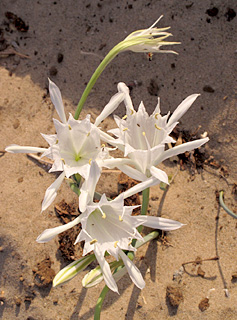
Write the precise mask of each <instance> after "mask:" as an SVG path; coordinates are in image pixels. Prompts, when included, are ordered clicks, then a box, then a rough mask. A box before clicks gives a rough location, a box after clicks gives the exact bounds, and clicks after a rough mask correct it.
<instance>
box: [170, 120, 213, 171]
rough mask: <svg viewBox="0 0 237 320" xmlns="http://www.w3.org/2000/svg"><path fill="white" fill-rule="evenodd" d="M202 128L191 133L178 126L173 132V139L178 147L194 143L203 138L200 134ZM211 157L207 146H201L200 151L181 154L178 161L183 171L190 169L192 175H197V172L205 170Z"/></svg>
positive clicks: (195, 150)
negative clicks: (206, 163) (190, 142)
mask: <svg viewBox="0 0 237 320" xmlns="http://www.w3.org/2000/svg"><path fill="white" fill-rule="evenodd" d="M199 129H200V127H198V128H197V129H196V130H195V132H190V131H188V130H182V129H181V128H180V127H179V126H177V127H176V128H175V129H174V130H173V131H172V134H171V135H172V137H173V138H174V139H175V140H176V141H177V142H176V145H180V144H182V143H186V142H189V141H194V140H196V139H200V138H201V134H200V133H199ZM209 157H210V155H209V153H208V151H207V148H206V146H205V145H204V146H201V147H200V148H198V149H194V150H192V151H187V152H185V153H182V154H179V155H178V156H177V159H178V161H179V164H180V168H181V170H185V169H186V168H189V170H190V172H191V174H192V175H195V172H196V171H198V172H199V171H200V170H201V169H203V166H204V164H205V161H206V160H207V159H208V158H209Z"/></svg>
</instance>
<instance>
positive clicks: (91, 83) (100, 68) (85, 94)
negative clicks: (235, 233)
mask: <svg viewBox="0 0 237 320" xmlns="http://www.w3.org/2000/svg"><path fill="white" fill-rule="evenodd" d="M120 50H121V46H120V43H119V44H117V45H116V46H115V47H114V48H113V49H112V50H110V51H109V53H108V54H107V55H106V56H105V58H104V60H103V61H102V62H101V63H100V65H99V66H98V67H97V69H96V70H95V72H94V73H93V75H92V77H91V78H90V81H89V82H88V84H87V86H86V88H85V90H84V92H83V94H82V96H81V99H80V101H79V103H78V105H77V109H76V112H75V116H74V118H75V119H76V120H77V119H78V118H79V115H80V113H81V110H82V107H83V105H84V103H85V101H86V99H87V97H88V95H89V93H90V91H91V89H92V88H93V86H94V84H95V82H96V80H97V79H98V78H99V76H100V75H101V73H102V72H103V71H104V69H105V68H106V66H107V65H108V64H109V63H110V62H111V61H112V60H113V59H114V58H115V56H116V55H117V54H118V53H119V51H120Z"/></svg>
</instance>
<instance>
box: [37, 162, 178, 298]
mask: <svg viewBox="0 0 237 320" xmlns="http://www.w3.org/2000/svg"><path fill="white" fill-rule="evenodd" d="M99 175H100V172H99V169H98V165H97V164H96V162H95V161H92V163H91V169H90V173H89V178H88V181H89V180H90V181H91V188H92V190H95V185H96V183H97V181H98V179H99ZM90 176H91V177H90ZM92 176H93V179H92ZM155 180H156V179H154V178H153V177H151V178H150V179H149V183H148V182H147V181H146V182H142V183H140V184H138V185H136V186H134V187H133V188H131V189H130V190H128V191H126V192H124V193H123V194H120V195H119V196H118V197H117V198H115V199H114V200H112V201H108V200H107V198H106V196H105V194H103V195H102V197H101V199H100V201H99V202H96V203H95V202H93V196H92V193H93V192H92V193H91V195H89V194H88V192H87V193H86V203H87V206H86V209H85V211H84V212H83V213H82V214H81V215H80V216H78V217H77V218H76V219H75V220H73V221H71V222H69V223H68V224H66V225H64V226H60V227H56V228H52V229H47V230H45V231H44V232H43V233H42V234H41V235H40V236H39V237H38V238H37V242H40V243H45V242H47V241H49V240H51V239H52V238H53V237H54V236H56V235H57V234H59V233H61V232H63V231H65V230H68V229H69V228H71V227H72V226H74V225H76V224H78V223H79V222H80V223H81V225H82V230H81V232H80V234H79V235H78V237H77V239H76V241H75V244H76V243H78V242H80V241H83V240H84V241H85V245H84V250H83V256H85V255H86V254H88V253H89V252H91V251H94V254H95V256H96V259H97V261H98V262H99V265H100V267H101V270H102V272H103V277H104V280H105V283H106V284H107V286H108V287H109V288H110V289H111V290H113V291H115V292H118V287H117V284H116V281H115V280H114V278H113V275H112V273H111V270H110V267H109V264H108V262H107V261H106V259H105V257H104V255H105V252H106V251H107V252H108V253H109V254H110V255H112V256H114V257H115V258H116V259H117V260H119V259H120V258H121V259H122V260H123V263H124V265H125V267H126V268H127V271H128V273H129V276H130V278H131V279H132V281H133V282H134V283H135V285H136V286H137V287H138V288H140V289H142V288H143V287H144V286H145V282H144V280H143V277H142V275H141V273H140V271H139V270H138V268H137V267H136V266H135V265H134V263H133V262H132V261H131V260H130V259H129V258H128V257H127V255H126V254H125V253H124V252H123V250H128V251H135V250H136V249H135V248H134V247H133V246H132V245H131V244H132V239H138V240H142V236H141V235H140V233H139V232H138V231H137V229H136V228H137V227H138V226H140V225H143V226H147V227H151V228H155V229H161V230H166V231H168V230H175V229H178V228H180V227H181V226H182V225H183V224H182V223H180V222H177V221H174V220H169V219H165V218H159V217H151V216H145V215H142V216H141V215H140V216H132V215H131V214H132V211H133V209H134V208H137V207H138V206H124V199H125V198H126V197H129V196H131V195H132V194H135V193H137V192H139V191H141V190H144V189H145V188H147V187H149V186H151V185H154V183H155ZM83 199H84V196H82V198H81V199H80V197H79V203H80V200H82V201H84V200H83Z"/></svg>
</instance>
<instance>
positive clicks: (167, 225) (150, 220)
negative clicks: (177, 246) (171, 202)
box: [131, 215, 184, 231]
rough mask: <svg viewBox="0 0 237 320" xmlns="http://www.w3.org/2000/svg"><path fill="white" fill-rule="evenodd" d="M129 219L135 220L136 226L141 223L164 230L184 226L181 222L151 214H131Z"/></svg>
mask: <svg viewBox="0 0 237 320" xmlns="http://www.w3.org/2000/svg"><path fill="white" fill-rule="evenodd" d="M131 219H133V220H136V227H138V226H140V225H143V226H145V227H149V228H153V229H160V230H164V231H171V230H176V229H179V228H181V227H182V226H184V224H182V223H181V222H178V221H175V220H171V219H165V218H161V217H152V216H146V215H144V216H141V215H140V216H131Z"/></svg>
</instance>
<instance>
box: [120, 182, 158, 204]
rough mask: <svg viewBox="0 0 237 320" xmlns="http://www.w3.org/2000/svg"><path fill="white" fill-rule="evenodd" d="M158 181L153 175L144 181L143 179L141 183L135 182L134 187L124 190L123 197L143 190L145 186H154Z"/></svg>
mask: <svg viewBox="0 0 237 320" xmlns="http://www.w3.org/2000/svg"><path fill="white" fill-rule="evenodd" d="M158 183H160V181H159V180H157V179H156V178H155V177H151V178H148V179H147V180H146V181H143V182H141V183H138V184H136V185H135V186H134V187H132V188H130V189H128V190H126V191H125V192H124V199H126V198H128V197H131V196H132V195H134V194H135V193H137V192H141V191H143V190H145V189H146V188H149V187H152V186H155V185H156V184H158Z"/></svg>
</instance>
